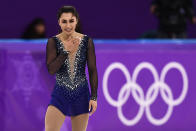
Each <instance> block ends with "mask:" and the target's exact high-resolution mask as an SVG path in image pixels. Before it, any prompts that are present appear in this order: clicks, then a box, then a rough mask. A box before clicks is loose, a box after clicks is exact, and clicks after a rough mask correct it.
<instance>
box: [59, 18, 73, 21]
mask: <svg viewBox="0 0 196 131" xmlns="http://www.w3.org/2000/svg"><path fill="white" fill-rule="evenodd" d="M62 20H65V19H62ZM69 20H74V19H73V18H71V19H69ZM66 21H67V20H66Z"/></svg>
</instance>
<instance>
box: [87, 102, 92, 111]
mask: <svg viewBox="0 0 196 131" xmlns="http://www.w3.org/2000/svg"><path fill="white" fill-rule="evenodd" d="M88 109H89V111H90V110H91V101H90V102H89V107H88Z"/></svg>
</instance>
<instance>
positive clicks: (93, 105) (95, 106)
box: [89, 101, 97, 116]
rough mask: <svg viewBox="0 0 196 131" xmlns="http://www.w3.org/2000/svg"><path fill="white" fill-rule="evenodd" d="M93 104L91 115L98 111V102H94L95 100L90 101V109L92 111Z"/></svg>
mask: <svg viewBox="0 0 196 131" xmlns="http://www.w3.org/2000/svg"><path fill="white" fill-rule="evenodd" d="M91 106H92V111H91V112H90V116H91V115H92V114H93V113H94V112H95V111H96V109H97V104H96V103H94V102H93V101H90V103H89V111H90V108H91Z"/></svg>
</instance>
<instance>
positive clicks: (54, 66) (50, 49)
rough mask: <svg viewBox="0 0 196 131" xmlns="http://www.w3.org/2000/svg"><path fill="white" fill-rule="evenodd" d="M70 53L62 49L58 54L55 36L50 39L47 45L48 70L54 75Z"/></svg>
mask: <svg viewBox="0 0 196 131" xmlns="http://www.w3.org/2000/svg"><path fill="white" fill-rule="evenodd" d="M67 55H68V53H67V52H66V51H63V50H60V53H59V55H57V47H56V42H55V40H54V39H53V38H50V39H48V42H47V46H46V63H47V68H48V72H49V73H50V74H52V75H54V74H55V73H56V72H57V71H58V70H59V69H60V67H61V66H62V64H63V63H64V61H65V59H66V58H67Z"/></svg>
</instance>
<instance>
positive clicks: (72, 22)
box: [58, 13, 77, 35]
mask: <svg viewBox="0 0 196 131" xmlns="http://www.w3.org/2000/svg"><path fill="white" fill-rule="evenodd" d="M58 22H59V26H60V27H61V30H62V32H63V33H65V34H67V35H70V34H72V33H73V32H75V29H76V25H77V19H76V17H75V16H73V14H72V13H63V14H62V15H61V17H60V18H59V21H58Z"/></svg>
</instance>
